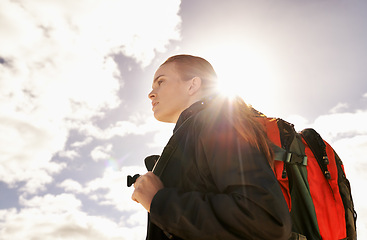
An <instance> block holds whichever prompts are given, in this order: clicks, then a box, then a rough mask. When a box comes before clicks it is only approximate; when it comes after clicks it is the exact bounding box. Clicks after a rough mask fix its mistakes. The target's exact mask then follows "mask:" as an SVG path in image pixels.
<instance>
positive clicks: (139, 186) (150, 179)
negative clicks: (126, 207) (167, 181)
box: [131, 172, 164, 212]
mask: <svg viewBox="0 0 367 240" xmlns="http://www.w3.org/2000/svg"><path fill="white" fill-rule="evenodd" d="M163 187H164V186H163V183H162V181H161V180H160V179H159V177H157V176H156V175H155V174H154V173H152V172H147V173H146V174H144V175H141V176H140V177H138V179H137V180H136V182H135V183H134V188H135V190H134V192H133V195H132V196H131V199H132V200H134V201H135V202H137V203H140V204H141V205H143V207H144V208H145V209H146V210H147V211H148V212H150V204H151V203H152V200H153V197H154V195H155V194H156V193H157V192H158V191H159V190H160V189H162V188H163Z"/></svg>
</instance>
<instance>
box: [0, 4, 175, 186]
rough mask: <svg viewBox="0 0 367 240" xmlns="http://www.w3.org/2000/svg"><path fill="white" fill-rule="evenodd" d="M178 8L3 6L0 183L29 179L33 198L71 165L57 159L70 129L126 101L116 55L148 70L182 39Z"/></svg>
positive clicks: (123, 125) (72, 154) (0, 21)
mask: <svg viewBox="0 0 367 240" xmlns="http://www.w3.org/2000/svg"><path fill="white" fill-rule="evenodd" d="M179 4H180V1H177V0H159V1H154V2H152V1H149V0H137V1H128V0H124V1H121V0H110V1H102V0H97V1H92V2H91V1H87V0H82V1H61V0H60V1H52V2H50V1H44V0H37V1H24V0H19V1H10V0H4V1H1V2H0V32H1V33H2V37H1V38H0V54H1V55H0V58H1V59H2V61H1V63H0V132H1V133H2V134H1V136H0V181H4V182H6V183H8V184H10V185H12V186H15V185H16V183H17V182H21V181H22V182H27V187H25V188H24V189H28V187H30V188H29V189H30V190H27V191H30V192H33V193H34V192H36V191H38V190H40V189H43V188H44V187H45V185H46V184H48V183H50V182H52V175H53V174H56V173H59V172H60V171H61V170H62V169H63V168H64V167H65V164H63V163H54V162H50V160H51V159H52V156H54V154H56V153H57V152H60V151H63V150H64V148H65V144H66V142H67V139H68V135H69V131H70V129H76V130H78V129H77V127H79V126H80V125H82V124H84V123H89V122H90V120H91V119H92V118H95V117H99V118H101V117H103V116H104V113H105V112H106V111H108V110H110V109H113V108H116V107H117V106H118V105H119V104H120V101H121V99H119V97H118V95H117V93H118V90H119V88H120V87H121V86H123V83H122V80H121V78H122V77H121V76H120V72H119V70H118V66H117V64H116V63H115V62H114V60H113V54H120V53H122V54H124V55H126V56H129V57H132V58H134V59H135V60H136V61H137V62H139V63H140V64H141V65H142V66H143V67H144V66H146V65H148V64H149V63H150V62H151V60H152V59H153V57H154V54H155V51H164V50H165V46H166V45H167V44H168V43H169V41H170V40H174V39H179V25H180V17H179V16H178V11H179ZM142 6H144V7H142ZM154 9H159V10H158V11H159V12H161V13H162V14H157V11H155V10H154ZM127 125H128V123H118V124H116V128H119V129H125V128H126V127H129V126H127ZM75 146H76V147H77V145H75ZM63 154H64V156H65V157H69V158H73V157H76V156H77V153H76V152H73V151H65V152H63ZM61 155H62V154H61ZM39 176H40V177H39ZM37 178H39V179H37Z"/></svg>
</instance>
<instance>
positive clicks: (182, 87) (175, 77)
mask: <svg viewBox="0 0 367 240" xmlns="http://www.w3.org/2000/svg"><path fill="white" fill-rule="evenodd" d="M190 84H191V82H190V81H189V79H182V78H181V75H180V74H179V72H178V71H177V68H176V66H175V63H172V62H171V63H166V64H164V65H162V66H161V67H159V68H158V70H157V71H156V73H155V74H154V79H153V84H152V89H153V90H152V91H151V92H150V93H149V95H148V97H149V99H150V100H152V106H153V108H152V110H153V112H154V117H155V118H156V119H157V120H158V121H161V122H170V123H176V122H177V120H178V117H179V116H180V114H181V113H182V111H183V110H185V109H186V108H188V107H189V106H190V105H191V103H192V102H191V98H190V94H189V89H190Z"/></svg>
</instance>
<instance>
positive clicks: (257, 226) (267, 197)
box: [150, 127, 291, 240]
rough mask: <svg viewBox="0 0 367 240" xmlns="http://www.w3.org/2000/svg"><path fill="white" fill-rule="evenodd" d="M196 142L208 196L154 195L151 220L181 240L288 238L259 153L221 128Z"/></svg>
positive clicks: (283, 212)
mask: <svg viewBox="0 0 367 240" xmlns="http://www.w3.org/2000/svg"><path fill="white" fill-rule="evenodd" d="M197 137H198V138H197V140H198V146H197V148H196V150H195V151H196V153H195V154H196V161H197V162H196V164H197V166H198V168H200V171H201V172H202V173H203V176H202V177H203V178H205V179H209V180H205V181H206V182H209V183H208V184H207V189H210V191H189V192H184V191H181V190H180V189H177V188H164V189H162V190H160V191H159V192H158V193H157V194H156V195H155V196H154V198H153V201H152V204H151V212H150V218H151V221H152V222H153V223H154V224H156V225H157V226H158V227H160V228H161V229H163V230H164V231H166V232H169V233H171V234H173V235H175V236H178V237H180V238H183V239H203V240H204V239H226V240H231V239H273V240H277V239H279V240H280V239H289V237H290V233H291V220H290V215H289V211H288V207H287V205H286V202H285V200H284V198H283V194H282V192H281V190H280V187H279V185H278V182H277V180H276V178H275V177H274V174H273V172H272V170H271V168H270V166H269V164H268V163H267V160H266V158H265V157H264V156H263V154H261V153H260V152H259V151H258V150H256V149H254V148H252V147H251V146H249V144H248V143H247V142H245V141H243V140H242V139H240V138H238V137H237V134H235V133H234V132H233V131H232V129H229V128H227V127H217V128H216V129H214V130H213V129H211V130H210V131H204V132H202V133H201V134H200V135H199V136H197ZM204 175H205V176H204Z"/></svg>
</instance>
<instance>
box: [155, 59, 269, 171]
mask: <svg viewBox="0 0 367 240" xmlns="http://www.w3.org/2000/svg"><path fill="white" fill-rule="evenodd" d="M167 63H175V64H176V66H175V67H176V68H177V69H178V71H179V73H180V74H181V77H182V78H183V79H191V78H193V77H200V78H201V80H202V86H201V87H202V90H203V94H204V96H206V95H208V94H214V93H217V91H218V89H217V85H218V81H217V74H216V73H215V71H214V68H213V66H212V65H211V64H210V63H209V62H208V61H207V60H205V59H204V58H201V57H196V56H192V55H184V54H182V55H175V56H172V57H170V58H168V59H167V60H166V61H165V62H164V63H162V65H164V64H167ZM162 65H161V66H162ZM231 105H232V108H231V109H232V112H231V113H230V114H228V118H229V121H230V122H231V123H232V124H233V126H234V128H235V129H236V130H237V132H238V133H239V135H240V136H241V137H242V138H243V139H245V141H247V142H249V143H250V145H252V146H254V147H256V148H257V149H259V150H260V151H261V152H263V153H264V155H265V157H266V159H267V160H268V162H269V164H270V166H271V167H272V168H273V166H274V163H273V151H272V149H271V147H270V140H269V139H268V137H267V134H266V132H265V128H264V126H263V125H262V124H261V123H260V122H259V121H258V120H257V117H258V116H259V114H258V112H256V110H254V109H253V108H252V107H251V106H248V105H247V104H246V103H245V102H244V100H243V99H242V98H240V97H236V98H235V99H233V101H232V104H231Z"/></svg>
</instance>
